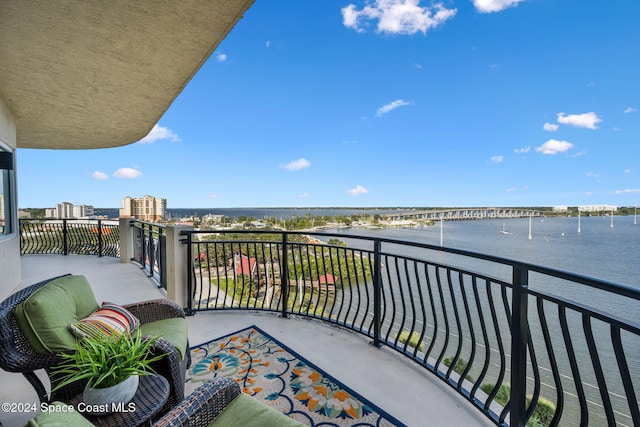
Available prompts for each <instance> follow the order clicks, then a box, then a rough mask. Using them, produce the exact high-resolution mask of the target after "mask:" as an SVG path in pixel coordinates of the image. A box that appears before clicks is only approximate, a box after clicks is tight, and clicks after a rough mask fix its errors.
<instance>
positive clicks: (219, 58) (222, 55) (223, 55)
mask: <svg viewBox="0 0 640 427" xmlns="http://www.w3.org/2000/svg"><path fill="white" fill-rule="evenodd" d="M226 60H227V54H226V53H219V54H217V55H216V61H218V62H224V61H226Z"/></svg>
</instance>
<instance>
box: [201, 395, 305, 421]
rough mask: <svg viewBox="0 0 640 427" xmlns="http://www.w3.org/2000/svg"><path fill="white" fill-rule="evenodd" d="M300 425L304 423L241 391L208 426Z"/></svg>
mask: <svg viewBox="0 0 640 427" xmlns="http://www.w3.org/2000/svg"><path fill="white" fill-rule="evenodd" d="M226 426H229V427H236V426H243V427H300V426H304V424H302V423H299V422H298V421H296V420H294V419H292V418H289V417H287V416H286V415H284V414H283V413H282V412H279V411H277V410H275V409H273V408H270V407H269V406H267V405H265V404H264V403H262V402H260V401H259V400H257V399H254V398H253V397H251V396H249V395H247V394H245V393H241V394H240V396H238V397H236V398H235V399H233V400H232V401H231V403H230V404H229V406H227V407H226V408H225V409H224V411H222V412H221V413H220V415H218V416H217V417H216V418H215V419H214V420H213V421H212V422H210V423H209V427H226Z"/></svg>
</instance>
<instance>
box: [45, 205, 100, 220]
mask: <svg viewBox="0 0 640 427" xmlns="http://www.w3.org/2000/svg"><path fill="white" fill-rule="evenodd" d="M45 216H46V217H47V218H56V219H74V218H90V217H92V216H93V206H91V205H78V206H75V205H74V204H73V203H69V202H62V203H58V204H57V205H56V207H55V208H47V209H45Z"/></svg>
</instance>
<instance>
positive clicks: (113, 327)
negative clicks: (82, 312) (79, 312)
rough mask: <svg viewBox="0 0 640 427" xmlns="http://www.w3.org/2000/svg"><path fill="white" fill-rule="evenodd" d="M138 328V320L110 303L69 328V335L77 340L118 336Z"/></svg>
mask: <svg viewBox="0 0 640 427" xmlns="http://www.w3.org/2000/svg"><path fill="white" fill-rule="evenodd" d="M138 326H140V320H138V318H137V317H136V316H134V315H133V314H131V312H130V311H129V310H127V309H126V308H124V307H122V306H119V305H118V304H113V303H110V302H103V303H102V307H100V308H99V309H98V310H96V311H94V312H93V313H91V314H90V315H89V316H87V317H85V318H84V319H82V320H79V321H77V322H75V323H72V324H71V325H70V326H69V327H70V328H71V333H72V334H73V335H75V336H76V337H78V338H91V337H98V336H102V335H105V336H111V335H117V336H120V335H122V334H123V333H125V332H126V333H130V332H133V331H134V330H136V329H137V328H138Z"/></svg>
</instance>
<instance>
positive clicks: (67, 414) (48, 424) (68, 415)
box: [25, 402, 93, 427]
mask: <svg viewBox="0 0 640 427" xmlns="http://www.w3.org/2000/svg"><path fill="white" fill-rule="evenodd" d="M51 406H53V407H60V408H61V409H60V411H59V412H58V411H56V409H55V408H52V407H49V411H48V412H43V413H41V414H39V415H38V416H37V417H35V418H33V419H30V420H29V422H28V423H27V424H26V425H25V427H71V426H73V427H85V426H86V427H93V424H92V423H90V422H89V420H87V419H86V418H85V417H83V416H82V414H80V412H78V411H73V412H71V411H63V410H62V409H68V408H69V405H67V404H66V403H60V402H53V403H52V404H51Z"/></svg>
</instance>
